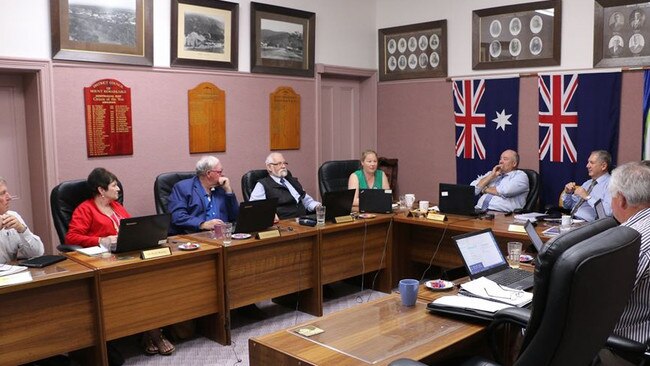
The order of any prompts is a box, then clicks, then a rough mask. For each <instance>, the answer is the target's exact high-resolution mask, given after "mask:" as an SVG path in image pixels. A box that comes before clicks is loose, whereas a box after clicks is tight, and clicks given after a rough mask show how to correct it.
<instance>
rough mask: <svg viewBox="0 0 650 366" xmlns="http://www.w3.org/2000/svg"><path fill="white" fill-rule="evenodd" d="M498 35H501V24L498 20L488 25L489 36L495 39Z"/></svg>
mask: <svg viewBox="0 0 650 366" xmlns="http://www.w3.org/2000/svg"><path fill="white" fill-rule="evenodd" d="M500 34H501V22H500V21H498V20H493V21H492V23H490V35H491V36H492V37H494V38H496V37H498V36H499V35H500Z"/></svg>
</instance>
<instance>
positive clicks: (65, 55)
mask: <svg viewBox="0 0 650 366" xmlns="http://www.w3.org/2000/svg"><path fill="white" fill-rule="evenodd" d="M50 17H51V27H52V58H53V59H55V60H71V61H88V62H105V63H115V64H131V65H146V66H151V65H152V64H153V5H152V0H123V1H113V0H94V1H92V2H90V1H84V0H50Z"/></svg>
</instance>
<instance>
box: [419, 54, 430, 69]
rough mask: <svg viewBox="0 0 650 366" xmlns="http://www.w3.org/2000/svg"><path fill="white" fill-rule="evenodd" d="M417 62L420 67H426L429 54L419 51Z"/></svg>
mask: <svg viewBox="0 0 650 366" xmlns="http://www.w3.org/2000/svg"><path fill="white" fill-rule="evenodd" d="M418 62H419V64H420V67H421V68H423V69H424V68H426V67H427V65H428V64H429V56H427V54H426V53H421V54H420V57H418Z"/></svg>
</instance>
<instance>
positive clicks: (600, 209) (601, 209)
mask: <svg viewBox="0 0 650 366" xmlns="http://www.w3.org/2000/svg"><path fill="white" fill-rule="evenodd" d="M594 209H595V210H596V219H604V218H605V217H607V214H606V213H605V206H603V200H601V199H599V200H598V201H596V203H595V204H594Z"/></svg>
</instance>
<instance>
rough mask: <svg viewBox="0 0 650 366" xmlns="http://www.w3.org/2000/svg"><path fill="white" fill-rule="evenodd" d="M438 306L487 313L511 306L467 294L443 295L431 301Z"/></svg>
mask: <svg viewBox="0 0 650 366" xmlns="http://www.w3.org/2000/svg"><path fill="white" fill-rule="evenodd" d="M433 303H434V304H436V305H438V306H447V307H452V308H459V309H465V310H480V311H486V312H488V313H495V312H497V311H499V310H501V309H504V308H509V307H512V305H508V304H504V303H500V302H494V301H490V300H485V299H479V298H478V297H467V296H458V295H457V296H443V297H440V298H438V299H436V300H434V301H433Z"/></svg>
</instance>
